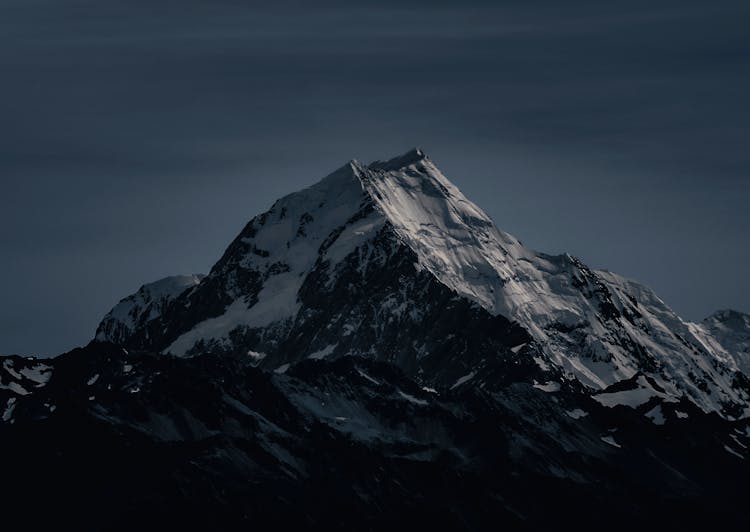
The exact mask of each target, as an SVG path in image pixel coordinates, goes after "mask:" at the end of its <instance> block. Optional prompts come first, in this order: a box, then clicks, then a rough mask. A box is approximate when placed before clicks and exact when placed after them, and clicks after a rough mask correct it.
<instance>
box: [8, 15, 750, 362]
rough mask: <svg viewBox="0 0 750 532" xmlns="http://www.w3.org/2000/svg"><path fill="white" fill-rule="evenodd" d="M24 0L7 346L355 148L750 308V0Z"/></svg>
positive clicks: (705, 309) (99, 300)
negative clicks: (421, 163)
mask: <svg viewBox="0 0 750 532" xmlns="http://www.w3.org/2000/svg"><path fill="white" fill-rule="evenodd" d="M311 4H313V2H239V1H217V0H212V1H208V0H206V1H204V2H201V1H197V0H187V1H185V0H181V1H164V0H161V1H160V0H148V1H147V0H142V1H134V0H130V1H128V0H120V1H114V0H95V1H94V0H81V1H64V0H0V72H1V73H2V74H1V76H0V180H1V183H0V184H1V185H2V187H1V189H0V243H1V247H0V249H1V250H2V257H1V258H2V260H0V279H2V281H0V283H2V284H1V285H0V286H1V287H2V292H1V293H2V301H3V305H2V307H0V352H3V353H13V352H18V353H38V354H53V353H58V352H61V351H63V350H66V349H69V348H71V347H73V346H75V345H78V344H82V343H85V342H86V341H88V339H89V338H91V337H92V335H93V331H94V329H95V327H96V324H97V322H98V319H99V318H100V317H101V315H103V314H104V313H105V312H106V311H107V310H108V309H109V307H111V306H112V305H113V304H114V303H115V302H116V301H117V300H118V299H119V298H121V297H123V296H125V295H127V294H128V293H130V292H132V291H134V290H135V289H137V288H138V286H139V285H140V284H142V283H144V282H147V281H151V280H154V279H157V278H159V277H162V276H165V275H169V274H173V273H190V272H206V271H207V270H208V269H209V268H210V266H211V265H212V264H213V262H214V261H215V260H216V259H217V258H218V257H219V255H220V254H221V252H222V251H223V249H224V247H225V246H226V245H227V244H228V242H229V241H230V240H231V239H232V238H233V237H234V236H235V234H236V233H237V232H238V231H239V230H240V228H241V227H242V226H243V224H244V223H245V222H246V221H247V220H248V219H249V218H251V217H252V216H253V215H254V214H256V213H258V212H261V211H263V210H265V209H266V208H267V207H268V206H270V204H271V203H272V202H273V201H274V200H275V199H276V198H278V197H279V196H281V195H283V194H286V193H288V192H291V191H294V190H296V189H299V188H301V187H303V186H306V185H308V184H311V183H312V182H314V181H316V180H317V179H319V178H320V177H322V176H324V175H325V174H327V173H328V172H330V171H331V170H333V169H335V168H337V167H338V166H340V165H341V164H343V163H344V162H345V161H347V160H348V159H351V158H357V159H360V160H363V161H366V162H367V161H370V160H373V159H378V158H387V157H390V156H393V155H396V154H399V153H401V152H403V151H406V150H407V149H409V148H410V147H412V146H415V145H418V146H421V147H423V148H424V149H425V151H426V152H427V153H428V154H429V155H430V156H431V158H432V159H433V160H435V161H436V162H437V164H438V165H439V166H440V167H441V168H442V169H443V171H444V172H445V173H446V175H447V176H448V177H449V178H450V179H451V180H453V181H454V182H455V183H456V184H457V185H458V186H459V187H460V188H461V189H462V190H463V191H464V193H465V194H466V195H467V196H469V197H470V198H472V199H473V200H474V201H475V202H476V203H478V204H479V205H480V206H481V207H483V208H484V209H485V210H486V211H487V212H488V213H489V214H490V215H491V216H492V217H493V219H494V220H495V222H496V223H497V224H498V225H499V226H500V227H501V228H503V229H505V230H507V231H509V232H511V233H514V234H515V235H516V236H518V237H519V238H521V239H522V240H523V241H524V242H525V243H526V244H527V245H529V246H531V247H533V248H536V249H539V250H542V251H547V252H563V251H569V252H571V253H573V254H576V255H578V256H580V257H582V258H583V259H584V260H585V261H586V262H588V263H589V264H590V265H592V266H594V267H597V268H606V269H610V270H613V271H617V272H618V273H621V274H624V275H627V276H629V277H633V278H635V279H638V280H640V281H642V282H645V283H646V284H649V285H651V286H652V287H653V288H654V289H655V290H656V291H657V293H659V294H660V295H661V296H662V298H663V299H664V300H665V301H667V302H668V303H669V304H670V305H672V307H673V308H675V309H676V310H677V311H678V312H680V313H681V314H682V315H683V316H684V317H685V318H688V319H700V318H702V317H703V316H705V315H707V314H708V313H710V312H712V311H713V310H715V309H717V308H722V307H734V308H738V309H740V310H745V311H750V277H749V276H748V264H750V246H749V245H748V231H749V230H750V209H748V204H749V203H750V149H749V148H750V147H749V146H748V139H750V126H749V125H748V123H749V121H750V105H749V104H748V94H750V59H749V58H750V37H749V36H748V34H749V33H750V32H748V27H750V2H747V1H712V2H708V1H703V2H697V1H694V0H683V1H679V2H676V1H675V2H668V1H660V0H652V1H648V2H645V1H640V0H635V1H629V2H598V1H597V2H594V1H576V0H572V1H569V2H560V1H558V0H555V1H551V0H548V1H541V2H534V1H526V2H520V1H518V2H512V1H511V2H503V1H495V2H471V1H463V2H441V1H429V2H428V1H423V2H419V1H408V0H405V1H400V2H395V1H380V2H372V3H356V2H315V3H314V4H315V6H314V7H312V6H311Z"/></svg>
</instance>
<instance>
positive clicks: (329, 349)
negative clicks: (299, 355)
mask: <svg viewBox="0 0 750 532" xmlns="http://www.w3.org/2000/svg"><path fill="white" fill-rule="evenodd" d="M336 346H338V344H333V345H329V346H326V347H324V348H323V349H321V350H319V351H315V352H314V353H311V354H310V356H308V357H307V358H311V359H313V360H322V359H324V358H325V357H327V356H328V355H330V354H331V353H333V351H334V350H335V349H336Z"/></svg>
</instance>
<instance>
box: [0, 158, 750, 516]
mask: <svg viewBox="0 0 750 532" xmlns="http://www.w3.org/2000/svg"><path fill="white" fill-rule="evenodd" d="M748 338H750V320H748V316H747V315H744V314H741V313H738V312H734V311H721V312H718V313H716V314H714V315H713V316H711V317H709V318H707V319H706V320H704V321H703V322H701V323H689V322H686V321H684V320H682V319H681V318H680V317H679V316H677V315H676V314H675V313H674V312H673V311H672V310H671V309H670V308H669V307H668V306H667V305H666V304H665V303H664V302H663V301H661V300H660V299H659V298H658V297H657V296H656V295H655V294H654V293H653V291H651V290H650V289H648V288H646V287H644V286H642V285H640V284H638V283H636V282H634V281H630V280H627V279H624V278H622V277H620V276H618V275H615V274H613V273H610V272H605V271H596V270H592V269H591V268H589V267H587V266H586V265H585V264H584V263H583V262H582V261H581V260H579V259H577V258H575V257H572V256H570V255H560V256H551V255H546V254H543V253H538V252H535V251H533V250H530V249H528V248H525V247H524V246H523V245H522V244H521V243H520V242H519V241H518V240H517V239H516V238H515V237H513V236H511V235H508V234H507V233H504V232H502V231H501V230H499V229H498V228H497V227H496V226H495V225H494V223H493V222H492V221H491V220H490V218H489V217H488V216H487V215H486V214H485V213H484V212H483V211H482V210H481V209H479V207H477V206H476V205H474V204H473V203H471V202H470V201H469V200H468V199H467V198H466V197H464V196H463V194H462V193H461V192H460V191H459V190H458V189H457V188H456V187H455V186H454V185H453V184H452V183H450V182H449V181H448V180H447V179H446V178H445V176H443V175H442V173H441V172H440V171H439V170H438V168H437V167H436V166H435V164H434V163H433V162H432V161H431V160H430V159H429V158H428V157H427V156H426V155H425V154H424V153H423V152H422V151H421V150H412V151H410V152H408V153H406V154H404V155H402V156H400V157H397V158H395V159H391V160H389V161H378V162H375V163H372V164H369V165H364V164H361V163H359V162H357V161H351V162H350V163H348V164H346V165H344V166H343V167H342V168H340V169H338V170H337V171H335V172H333V173H332V174H331V175H329V176H327V177H325V178H324V179H323V180H322V181H320V182H318V183H316V184H314V185H312V186H311V187H309V188H307V189H305V190H302V191H299V192H296V193H294V194H290V195H289V196H286V197H284V198H282V199H280V200H278V201H277V202H276V203H275V204H274V205H273V206H272V207H271V208H270V209H269V210H268V211H267V212H265V213H263V214H261V215H259V216H256V217H255V218H253V219H252V220H251V221H250V222H249V223H248V224H247V225H246V226H245V227H244V228H243V229H242V231H241V232H240V233H239V235H238V236H237V237H236V238H235V239H234V240H233V241H232V242H231V244H230V245H229V247H228V248H227V250H226V251H225V253H224V255H223V256H222V257H221V258H220V260H219V261H218V262H217V263H216V264H215V265H214V266H213V268H212V269H211V271H210V272H209V273H208V274H207V275H205V276H203V275H187V276H175V277H169V278H166V279H163V280H161V281H157V282H156V283H152V284H147V285H144V286H142V287H141V288H140V289H139V290H138V292H137V293H135V294H133V295H131V296H128V297H126V298H124V299H123V300H122V301H120V302H119V303H118V304H117V305H116V306H115V307H114V308H113V309H112V310H111V311H110V312H109V313H108V314H107V315H106V316H105V317H104V318H103V320H102V322H101V323H100V324H99V326H98V328H97V331H96V337H95V339H94V340H93V341H92V342H91V343H90V344H89V345H87V346H85V347H83V348H79V349H75V350H73V351H71V352H69V353H65V354H62V355H60V356H58V357H56V358H54V359H47V360H40V359H35V358H33V357H27V358H24V357H0V412H1V413H2V422H0V456H3V457H5V458H6V460H4V462H3V464H2V472H3V480H2V482H0V486H2V488H0V490H1V492H0V500H2V501H3V504H4V505H6V507H7V508H12V509H13V511H14V513H15V514H17V515H23V516H33V520H32V519H28V520H27V525H28V526H30V527H32V528H39V529H41V528H48V527H50V526H55V527H60V526H63V527H70V528H76V529H95V530H120V529H122V530H125V529H132V528H134V527H138V528H146V529H157V528H160V529H163V528H165V527H170V528H177V527H179V528H184V529H198V528H201V529H205V528H211V529H245V528H249V527H254V528H260V529H268V528H281V529H286V528H292V527H295V528H302V529H321V530H322V529H325V530H351V529H365V530H383V529H386V528H389V529H394V528H395V529H399V530H400V529H412V528H417V527H419V528H436V529H439V530H444V529H448V530H497V529H498V528H508V529H511V530H549V529H550V528H552V527H556V528H560V527H562V528H563V529H566V528H568V527H575V528H576V529H578V530H593V529H598V530H600V529H602V528H606V529H608V530H618V529H626V528H627V529H632V528H633V527H636V526H640V527H648V528H654V527H656V526H665V527H666V526H669V527H672V528H675V527H679V528H682V529H685V530H698V529H705V528H707V527H709V526H710V527H717V526H718V527H729V526H733V527H738V528H740V527H744V528H747V526H748V525H750V514H749V513H748V512H747V511H746V505H745V501H744V499H745V498H746V497H745V493H746V492H747V479H748V478H749V475H750V466H749V465H748V455H749V453H748V449H750V420H749V419H748V414H749V411H748V408H750V380H749V379H748V374H747V371H748V367H747V362H748V356H747V353H748V351H747V346H748ZM40 508H43V511H39V509H40Z"/></svg>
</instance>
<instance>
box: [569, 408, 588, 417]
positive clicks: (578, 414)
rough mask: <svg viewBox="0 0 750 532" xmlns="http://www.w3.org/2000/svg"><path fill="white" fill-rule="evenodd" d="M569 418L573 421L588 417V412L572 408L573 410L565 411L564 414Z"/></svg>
mask: <svg viewBox="0 0 750 532" xmlns="http://www.w3.org/2000/svg"><path fill="white" fill-rule="evenodd" d="M565 413H566V414H567V415H568V416H569V417H572V418H573V419H581V418H584V417H586V416H588V415H589V413H588V412H586V411H585V410H582V409H580V408H574V409H573V410H567V411H566V412H565Z"/></svg>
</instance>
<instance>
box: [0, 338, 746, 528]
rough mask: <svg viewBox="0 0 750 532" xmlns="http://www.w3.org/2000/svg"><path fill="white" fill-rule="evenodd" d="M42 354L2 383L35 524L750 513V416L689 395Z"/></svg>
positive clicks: (369, 365)
mask: <svg viewBox="0 0 750 532" xmlns="http://www.w3.org/2000/svg"><path fill="white" fill-rule="evenodd" d="M8 361H10V362H9V363H8V364H7V365H6V364H5V363H6V362H8ZM0 362H1V363H2V364H1V365H2V367H7V368H10V369H11V370H12V371H13V372H14V373H16V374H17V375H19V376H21V377H23V374H24V373H25V372H26V370H27V369H29V368H37V369H38V366H39V364H40V362H39V361H35V360H29V359H15V358H14V359H3V360H0ZM44 366H45V369H44V371H42V370H39V371H40V372H42V373H44V374H46V375H47V376H46V377H45V379H41V380H42V381H43V382H37V383H36V384H37V385H34V386H26V388H27V390H26V392H27V393H24V394H18V393H16V392H13V391H11V390H5V389H0V402H2V404H5V403H8V402H9V403H11V404H10V408H6V409H5V414H4V419H3V421H2V422H0V455H2V456H3V457H4V458H6V459H5V460H4V462H3V481H2V483H0V496H2V501H3V504H4V505H5V507H6V508H9V509H12V511H13V512H14V513H15V514H17V515H21V516H34V517H33V519H30V518H29V519H28V523H27V524H26V527H27V528H30V529H32V530H41V529H45V530H46V529H48V528H49V527H52V526H54V527H57V528H60V527H63V528H74V529H86V530H132V529H133V528H138V529H146V530H151V529H154V530H156V529H163V528H164V527H169V528H175V527H179V528H180V529H185V530H194V529H201V530H205V529H206V528H210V529H214V530H228V529H231V530H235V529H246V528H248V527H252V528H261V529H267V528H281V529H287V528H288V527H299V528H302V529H306V530H308V529H315V530H318V529H320V530H352V529H354V528H356V529H366V530H384V529H394V528H395V529H399V530H400V529H404V528H411V527H420V526H421V527H432V528H436V529H439V530H497V529H498V528H505V527H507V528H509V529H511V530H549V529H550V528H551V527H556V528H558V527H563V528H565V529H568V528H569V527H570V528H573V529H576V530H601V529H602V528H603V527H605V528H607V529H608V530H619V529H631V530H632V528H626V527H634V526H642V527H648V528H652V527H654V526H655V525H657V524H663V525H665V526H667V525H669V526H678V527H680V528H681V529H685V530H697V529H701V528H699V527H706V526H713V527H716V526H727V527H728V526H730V525H732V526H734V527H737V529H740V530H741V529H744V528H746V527H747V526H748V524H750V516H748V514H747V512H746V510H745V504H744V502H743V501H744V498H745V493H746V490H745V489H744V488H745V487H746V482H747V475H748V473H750V470H749V468H750V466H748V460H747V459H746V458H747V456H748V453H747V448H748V446H750V426H748V423H747V421H734V422H730V421H726V420H723V419H722V418H720V417H719V416H717V415H715V414H705V413H702V412H701V411H700V410H699V409H697V408H696V407H695V406H693V405H692V404H691V403H690V402H688V401H684V402H683V403H682V404H679V405H671V404H667V405H664V407H663V409H662V410H659V416H658V417H657V416H656V415H655V414H651V415H652V417H654V418H655V419H656V420H657V421H658V422H657V423H652V422H651V421H649V419H648V418H646V417H644V416H642V415H641V414H640V413H638V412H636V411H634V410H632V409H629V408H625V407H615V408H614V409H612V408H609V407H607V406H604V405H602V404H600V403H599V402H598V401H596V400H594V399H592V398H590V397H589V396H588V395H587V394H586V393H583V391H582V392H581V393H574V392H570V391H565V390H560V391H558V392H554V393H551V392H550V391H547V390H544V389H540V387H538V386H533V385H530V384H528V383H525V382H522V381H515V382H511V383H508V384H507V385H506V386H504V387H501V388H498V389H497V390H495V391H488V390H486V389H482V388H480V387H472V386H466V387H457V388H455V389H454V390H445V391H443V392H436V391H434V390H426V389H424V388H423V387H422V386H421V385H420V384H419V383H417V382H415V381H414V380H413V379H411V378H409V377H408V376H407V375H406V374H404V372H401V371H400V370H399V369H398V368H397V367H395V366H394V365H392V364H386V363H381V362H376V361H373V360H369V359H366V358H362V357H347V356H345V357H340V358H337V359H335V360H305V361H302V362H300V363H298V364H295V365H294V366H293V367H291V368H289V370H288V371H287V372H286V373H284V374H278V373H274V372H269V371H263V370H261V369H259V368H256V367H254V365H253V363H252V360H251V359H248V358H247V357H244V356H242V357H233V356H229V355H205V354H204V355H196V356H194V357H173V356H169V355H163V354H158V353H145V352H139V353H135V352H129V353H128V352H125V351H124V350H123V349H122V348H120V347H119V346H116V345H113V344H107V343H99V342H92V343H91V344H90V345H89V346H87V347H85V348H83V349H76V350H74V351H72V352H70V353H66V354H64V355H61V356H59V357H56V358H55V359H52V360H46V361H44ZM32 380H33V379H32ZM24 384H26V385H29V384H30V382H26V381H24ZM11 399H12V401H11ZM649 408H651V407H649ZM696 457H700V459H696ZM40 508H42V509H43V510H44V511H40Z"/></svg>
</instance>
